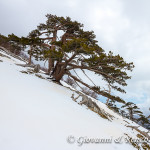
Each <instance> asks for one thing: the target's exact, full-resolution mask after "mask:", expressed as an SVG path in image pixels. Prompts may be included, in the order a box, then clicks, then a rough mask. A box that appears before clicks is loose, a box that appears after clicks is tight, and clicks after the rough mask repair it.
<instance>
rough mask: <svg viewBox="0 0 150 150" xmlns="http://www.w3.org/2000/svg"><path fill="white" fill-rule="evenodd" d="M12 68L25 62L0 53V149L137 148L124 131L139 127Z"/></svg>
mask: <svg viewBox="0 0 150 150" xmlns="http://www.w3.org/2000/svg"><path fill="white" fill-rule="evenodd" d="M16 64H24V62H22V61H20V60H17V59H15V58H13V57H11V56H9V55H7V54H5V53H4V52H3V51H0V150H77V149H80V150H100V149H102V150H113V149H118V150H132V149H136V148H135V147H134V146H133V144H134V142H131V143H132V144H129V143H126V140H125V138H128V137H132V139H134V138H135V139H137V134H139V133H138V132H137V131H135V130H132V129H131V128H130V127H126V125H130V126H137V124H135V123H132V122H131V121H130V120H128V119H124V118H122V117H121V116H119V115H118V114H116V113H114V112H113V111H111V110H110V109H108V108H107V107H106V105H105V104H103V103H101V102H96V103H97V105H99V106H100V108H101V109H104V110H105V111H106V112H107V113H109V114H111V115H112V116H114V118H113V120H111V121H110V120H108V119H104V118H102V117H100V116H99V115H98V114H96V113H95V112H93V111H91V110H89V109H88V108H86V107H85V106H81V105H79V104H78V103H76V102H74V101H73V100H72V98H71V96H72V94H73V91H72V90H70V89H68V88H66V87H63V86H60V85H58V84H55V83H53V82H51V81H48V80H46V79H42V78H41V76H42V77H43V78H44V77H46V75H44V74H42V73H39V74H35V73H33V72H32V71H31V68H25V67H21V66H18V65H16ZM28 72H30V73H28ZM139 129H141V131H146V130H145V129H144V128H142V127H140V128H139ZM68 137H69V138H68ZM106 139H107V140H109V139H110V141H109V142H108V143H104V141H105V142H106ZM116 139H121V141H117V140H116ZM96 142H99V143H96ZM118 142H120V143H118ZM139 145H141V144H139Z"/></svg>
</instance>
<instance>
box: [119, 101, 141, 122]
mask: <svg viewBox="0 0 150 150" xmlns="http://www.w3.org/2000/svg"><path fill="white" fill-rule="evenodd" d="M122 108H126V109H127V110H128V112H129V116H130V120H133V121H134V115H135V114H136V115H140V114H142V112H141V111H140V110H139V108H138V107H137V106H136V104H134V103H132V102H127V103H126V104H125V105H123V106H122Z"/></svg>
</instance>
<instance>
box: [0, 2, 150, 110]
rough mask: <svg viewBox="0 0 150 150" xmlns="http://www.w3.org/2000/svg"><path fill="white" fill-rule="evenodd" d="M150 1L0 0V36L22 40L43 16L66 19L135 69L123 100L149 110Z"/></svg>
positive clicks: (42, 19)
mask: <svg viewBox="0 0 150 150" xmlns="http://www.w3.org/2000/svg"><path fill="white" fill-rule="evenodd" d="M149 6H150V0H53V1H52V0H41V1H38V0H0V33H1V34H4V35H7V34H10V33H14V34H16V35H18V36H26V35H27V34H28V33H29V32H30V31H31V30H33V29H35V28H36V26H37V25H38V24H39V23H42V22H44V21H45V19H46V18H45V15H46V14H47V13H50V14H56V15H58V16H64V17H65V16H70V17H71V18H72V19H73V20H77V21H79V22H81V23H83V24H84V26H85V29H86V30H93V31H94V32H95V34H96V36H97V40H98V41H99V44H100V46H101V47H102V48H103V49H105V50H106V51H109V50H112V51H113V52H114V53H115V54H118V53H119V54H120V55H121V56H123V57H124V59H125V60H127V61H128V62H131V61H133V62H134V64H135V69H134V71H133V73H132V79H131V80H130V81H128V87H127V88H126V91H127V94H126V95H124V98H125V99H126V100H128V101H133V102H135V103H137V104H139V105H140V107H142V108H143V110H144V111H145V112H147V113H148V107H150V9H149Z"/></svg>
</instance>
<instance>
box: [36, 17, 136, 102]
mask: <svg viewBox="0 0 150 150" xmlns="http://www.w3.org/2000/svg"><path fill="white" fill-rule="evenodd" d="M46 17H47V21H46V23H42V24H40V25H39V26H37V29H36V30H35V31H34V33H35V34H36V37H37V38H38V39H39V40H40V41H41V43H42V44H41V45H40V46H39V45H35V47H34V51H33V55H34V57H36V58H37V59H38V58H39V59H43V60H48V62H49V63H48V64H49V67H48V74H50V76H51V78H53V80H55V81H56V82H58V83H59V82H60V80H61V79H62V78H63V76H64V75H67V76H69V77H70V78H71V79H73V80H74V81H75V82H76V83H78V85H79V84H82V85H83V86H85V87H87V88H89V90H92V91H94V92H95V93H97V94H100V95H102V96H105V97H107V98H109V99H112V100H115V101H118V102H122V103H125V101H124V100H123V99H121V98H120V97H117V96H114V95H112V94H111V93H109V92H107V91H105V90H102V89H101V87H100V86H98V85H96V84H95V83H94V82H93V81H92V79H90V78H89V76H88V75H87V72H86V71H90V72H94V73H95V74H96V75H98V76H101V77H102V78H103V80H105V81H106V83H107V84H108V85H109V86H110V88H111V89H115V90H117V91H120V92H122V93H125V90H124V89H123V88H122V87H123V86H127V83H126V80H127V79H130V78H131V77H130V76H128V75H127V71H132V69H133V68H134V65H133V63H127V62H125V61H124V59H123V58H122V57H121V56H120V55H113V52H111V51H110V52H109V53H108V54H106V53H105V51H104V50H103V49H102V48H101V47H100V46H99V45H98V42H97V41H96V39H95V37H96V36H95V34H94V32H93V31H84V29H83V24H81V23H78V22H77V21H72V20H71V18H69V17H66V18H64V17H57V16H56V15H51V14H47V15H46ZM58 33H59V34H58ZM77 69H80V70H81V71H82V72H83V73H84V75H85V76H86V77H87V78H88V79H89V80H90V81H91V82H92V84H93V85H92V86H91V85H89V84H87V83H86V82H84V81H83V80H81V79H80V78H79V76H78V75H77V73H76V75H74V74H73V73H72V72H73V71H74V72H75V70H77ZM120 86H121V87H120Z"/></svg>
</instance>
